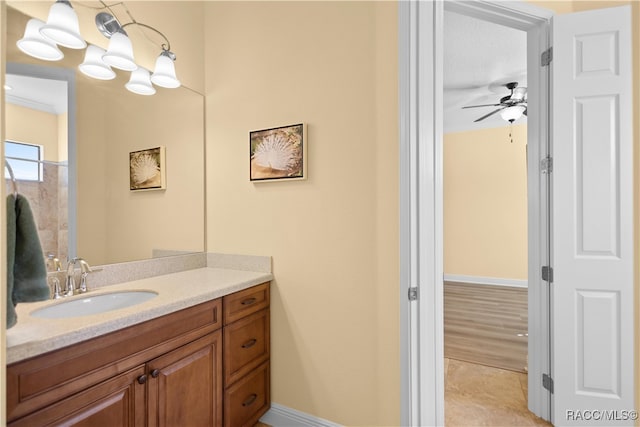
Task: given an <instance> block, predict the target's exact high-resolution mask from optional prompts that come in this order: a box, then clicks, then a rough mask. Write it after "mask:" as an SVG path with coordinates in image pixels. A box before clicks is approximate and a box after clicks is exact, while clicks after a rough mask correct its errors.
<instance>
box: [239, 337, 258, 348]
mask: <svg viewBox="0 0 640 427" xmlns="http://www.w3.org/2000/svg"><path fill="white" fill-rule="evenodd" d="M257 342H258V340H256V339H255V338H251V339H250V340H249V341H247V342H246V343H244V344H242V348H251V347H253V346H254V345H256V343H257Z"/></svg>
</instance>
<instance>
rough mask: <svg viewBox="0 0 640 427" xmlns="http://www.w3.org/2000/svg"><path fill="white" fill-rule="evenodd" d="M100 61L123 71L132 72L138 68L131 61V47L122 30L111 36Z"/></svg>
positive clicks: (127, 37)
mask: <svg viewBox="0 0 640 427" xmlns="http://www.w3.org/2000/svg"><path fill="white" fill-rule="evenodd" d="M102 60H103V61H104V62H105V63H106V64H108V65H111V66H112V67H114V68H117V69H119V70H124V71H134V70H135V69H136V68H138V66H137V65H136V63H135V62H134V60H133V46H132V45H131V40H130V39H129V36H128V35H127V33H125V32H124V30H122V29H120V30H119V31H117V32H115V33H113V34H112V35H111V40H109V47H108V48H107V52H106V53H105V54H104V55H102Z"/></svg>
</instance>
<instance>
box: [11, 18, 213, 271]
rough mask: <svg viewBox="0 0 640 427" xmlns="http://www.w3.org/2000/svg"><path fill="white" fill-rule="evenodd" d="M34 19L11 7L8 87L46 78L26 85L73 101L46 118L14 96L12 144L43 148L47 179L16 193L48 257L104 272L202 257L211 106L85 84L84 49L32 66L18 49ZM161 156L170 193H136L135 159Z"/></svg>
mask: <svg viewBox="0 0 640 427" xmlns="http://www.w3.org/2000/svg"><path fill="white" fill-rule="evenodd" d="M29 19H30V17H29V16H26V15H24V14H23V13H21V12H19V11H17V10H15V9H13V8H11V7H7V70H6V71H7V83H10V82H16V83H15V84H16V85H18V83H17V82H18V81H19V80H20V79H25V76H24V75H25V74H27V75H29V76H31V77H37V78H38V80H37V81H36V80H30V81H27V82H28V83H27V86H29V87H31V88H32V89H33V88H34V87H36V83H37V84H38V85H43V86H37V87H38V88H39V89H37V90H36V92H38V93H43V92H45V91H46V92H49V91H53V89H54V88H55V87H57V88H58V92H60V91H61V92H65V91H66V92H67V93H68V94H70V96H69V99H68V103H67V110H66V111H62V112H58V111H54V112H53V113H46V112H43V111H41V109H38V108H37V107H38V104H39V103H40V104H41V103H42V102H40V101H38V100H29V99H25V95H20V94H18V90H17V88H16V92H15V93H14V94H12V93H11V92H12V90H8V91H6V94H7V100H6V107H7V108H6V136H7V139H8V140H12V141H13V142H16V143H22V144H27V145H34V146H38V147H42V148H41V150H42V152H43V153H42V154H43V155H42V157H41V159H40V160H42V162H41V163H36V164H37V165H38V167H39V168H40V170H41V171H42V176H41V177H39V178H36V179H35V180H34V179H32V180H31V181H28V180H25V179H20V178H18V180H17V187H18V191H19V192H21V193H23V194H24V195H25V196H28V198H29V201H30V205H31V207H32V209H33V210H34V216H35V217H36V221H37V222H38V227H39V228H40V229H41V231H42V234H41V239H40V240H41V243H42V245H43V251H44V253H45V255H47V254H51V256H55V257H57V258H59V259H60V260H64V259H66V258H67V256H81V257H83V258H85V259H86V260H88V261H89V262H90V263H91V264H92V265H100V264H112V263H119V262H125V261H133V260H140V259H147V258H152V257H157V256H163V255H175V254H180V253H189V252H202V251H204V249H205V243H204V240H205V234H204V222H205V203H204V195H205V191H204V167H205V164H204V162H205V160H204V97H203V96H202V95H201V94H199V93H197V92H195V91H193V90H191V89H189V88H186V87H180V88H178V89H164V88H157V93H156V94H155V95H153V96H142V95H136V94H133V93H131V92H129V91H127V90H126V89H125V88H124V85H125V83H126V82H127V81H128V79H129V75H130V74H129V73H128V72H121V71H117V77H116V79H114V80H110V81H100V80H95V79H92V78H89V77H86V76H85V75H84V74H82V73H80V72H79V71H77V66H78V64H80V63H81V62H82V60H83V56H84V50H71V49H64V48H63V51H64V54H65V58H64V59H63V60H61V61H57V62H46V61H39V60H37V59H34V58H31V57H30V56H28V55H26V54H24V53H22V52H21V51H20V50H19V49H18V48H17V47H16V41H17V40H18V39H20V38H21V37H22V36H23V33H24V28H25V25H26V22H27V21H28V20H29ZM21 74H22V75H21ZM43 77H44V78H43ZM61 85H62V86H63V88H62V89H61V88H60V87H61ZM20 101H22V102H20ZM63 104H64V102H63ZM47 115H48V116H53V117H46V116H47ZM45 121H46V122H47V123H49V122H50V123H52V125H51V126H49V128H50V129H54V130H51V131H49V133H48V134H47V133H46V132H44V129H45V128H47V126H45V125H44V123H45ZM18 126H22V128H21V129H16V127H18ZM56 126H57V127H56ZM29 130H30V131H36V130H37V131H38V132H36V133H40V134H41V135H36V136H28V135H31V134H33V132H31V134H30V133H29V132H27V131H29ZM53 132H56V134H55V135H53V134H52V133H53ZM24 139H31V140H24ZM52 141H53V142H52ZM156 147H164V149H163V150H164V153H165V154H164V166H165V169H166V170H165V177H166V188H165V189H161V190H150V191H140V190H136V191H132V190H130V173H131V172H130V153H134V152H138V151H141V150H147V149H153V148H156ZM7 156H9V151H7ZM11 157H14V156H11ZM65 241H68V243H65ZM65 251H66V252H67V253H65Z"/></svg>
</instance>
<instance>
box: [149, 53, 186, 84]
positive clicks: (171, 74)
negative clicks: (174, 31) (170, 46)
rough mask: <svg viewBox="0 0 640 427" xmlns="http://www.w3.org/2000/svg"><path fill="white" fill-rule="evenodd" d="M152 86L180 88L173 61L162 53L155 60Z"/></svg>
mask: <svg viewBox="0 0 640 427" xmlns="http://www.w3.org/2000/svg"><path fill="white" fill-rule="evenodd" d="M151 81H152V82H153V84H154V85H157V86H162V87H166V88H169V89H173V88H176V87H180V80H178V78H177V77H176V67H175V65H174V63H173V59H171V58H170V57H169V55H168V54H165V52H162V53H161V54H160V56H158V59H156V67H155V69H154V71H153V75H152V76H151Z"/></svg>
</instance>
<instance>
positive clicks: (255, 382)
mask: <svg viewBox="0 0 640 427" xmlns="http://www.w3.org/2000/svg"><path fill="white" fill-rule="evenodd" d="M269 405H270V395H269V362H265V363H264V364H263V365H261V366H260V367H258V368H257V369H256V370H255V371H253V372H252V373H251V374H249V375H247V376H246V377H244V378H242V379H241V380H239V381H238V382H237V383H235V384H234V385H232V386H231V387H229V388H228V389H227V390H226V391H225V393H224V425H225V427H245V426H247V427H252V426H253V425H254V424H255V423H256V422H257V421H258V420H259V419H260V417H261V416H262V415H263V414H264V413H265V412H267V410H268V409H269Z"/></svg>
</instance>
